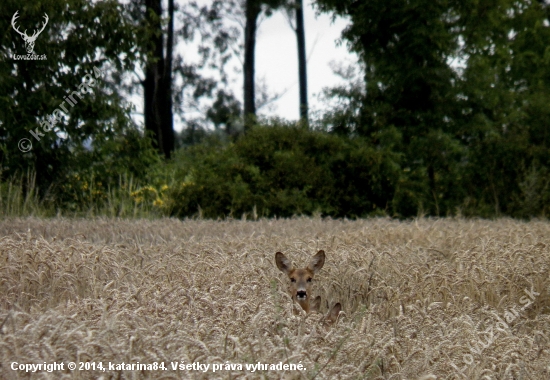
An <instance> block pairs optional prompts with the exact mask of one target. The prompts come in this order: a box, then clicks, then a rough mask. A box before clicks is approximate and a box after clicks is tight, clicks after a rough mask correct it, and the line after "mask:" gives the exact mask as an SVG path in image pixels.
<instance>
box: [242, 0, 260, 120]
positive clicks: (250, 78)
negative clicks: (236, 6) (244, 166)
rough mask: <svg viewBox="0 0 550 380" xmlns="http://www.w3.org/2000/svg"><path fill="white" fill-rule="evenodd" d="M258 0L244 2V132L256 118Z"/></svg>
mask: <svg viewBox="0 0 550 380" xmlns="http://www.w3.org/2000/svg"><path fill="white" fill-rule="evenodd" d="M261 9H262V8H261V3H260V1H259V0H246V3H245V27H244V64H243V72H244V118H245V130H246V129H248V128H249V127H250V125H251V124H253V123H254V119H255V117H256V93H255V65H256V62H255V54H256V29H257V26H258V25H257V24H258V16H259V15H260V12H261Z"/></svg>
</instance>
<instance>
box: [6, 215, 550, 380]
mask: <svg viewBox="0 0 550 380" xmlns="http://www.w3.org/2000/svg"><path fill="white" fill-rule="evenodd" d="M320 249H323V250H324V251H325V252H326V257H327V258H326V263H325V266H324V267H323V269H322V270H321V271H320V272H319V273H318V274H316V276H315V280H314V281H315V283H314V293H315V294H316V295H320V296H321V297H322V305H321V313H311V314H309V315H305V314H303V313H298V314H295V312H293V305H292V303H291V300H290V297H289V295H288V294H287V292H286V288H287V281H288V279H287V278H285V275H284V274H283V273H281V272H280V271H279V270H278V269H277V267H276V266H275V262H274V254H275V252H277V251H281V252H284V253H285V254H286V255H287V256H288V257H289V258H290V259H292V260H294V261H295V263H296V264H297V265H303V264H305V263H307V261H308V260H309V258H310V257H311V255H312V254H314V253H316V252H317V251H318V250H320ZM549 264H550V223H548V222H547V221H530V222H522V221H514V220H509V219H500V220H494V221H488V220H466V219H416V220H411V221H395V220H391V219H382V218H381V219H369V220H359V221H347V220H324V219H320V218H311V219H308V218H295V219H288V220H260V221H239V220H232V221H204V220H185V221H180V220H171V219H166V220H155V221H146V220H140V221H129V220H116V219H94V220H84V219H82V220H78V219H62V218H57V219H48V220H41V219H34V218H29V219H11V220H4V221H2V222H0V378H2V379H19V378H20V379H61V378H65V379H161V378H162V379H388V380H389V379H395V380H399V379H402V380H405V379H415V380H416V379H424V380H427V379H548V378H550V318H549V315H550V297H549V293H548V292H549V290H550V289H549V285H550V282H549V276H548V269H549ZM336 302H340V303H341V304H342V307H343V311H342V312H341V313H340V316H339V320H338V321H337V323H336V324H335V325H333V326H327V325H325V324H324V323H322V320H323V319H324V318H323V313H326V312H327V311H328V310H329V308H330V307H331V306H332V305H333V304H334V303H336ZM70 362H73V363H75V365H76V366H77V368H76V369H75V370H70V369H69V368H68V364H69V363H70ZM53 363H57V365H58V366H57V367H51V365H52V364H53ZM32 364H34V366H33V365H32ZM60 364H62V367H63V368H60V367H59V365H60ZM39 365H40V366H39ZM100 365H101V368H100V367H99V366H100ZM132 366H134V367H132ZM161 366H162V367H164V369H163V368H162V367H161ZM94 368H95V369H94ZM49 370H51V372H50V371H49Z"/></svg>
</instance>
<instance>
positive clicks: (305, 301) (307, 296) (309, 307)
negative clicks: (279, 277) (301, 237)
mask: <svg viewBox="0 0 550 380" xmlns="http://www.w3.org/2000/svg"><path fill="white" fill-rule="evenodd" d="M275 263H276V264H277V268H279V270H280V271H281V272H283V273H284V274H286V275H287V276H288V278H289V280H290V286H289V288H288V290H289V292H290V295H291V296H292V299H293V300H294V301H295V302H297V303H298V304H299V305H300V306H301V307H302V309H304V310H305V312H306V313H309V312H310V311H314V310H315V309H318V308H319V304H320V301H321V297H317V298H316V299H313V297H312V283H313V276H314V275H315V273H317V272H318V271H319V270H320V269H321V268H322V267H323V265H324V264H325V251H319V252H317V254H316V255H314V256H313V257H312V258H311V261H310V262H309V265H308V266H307V267H305V268H294V267H293V265H292V263H291V262H290V260H289V259H288V258H287V257H286V256H285V255H284V254H283V253H281V252H277V253H276V254H275Z"/></svg>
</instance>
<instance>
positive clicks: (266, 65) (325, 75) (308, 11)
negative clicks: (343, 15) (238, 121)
mask: <svg viewBox="0 0 550 380" xmlns="http://www.w3.org/2000/svg"><path fill="white" fill-rule="evenodd" d="M304 19H305V30H306V53H307V61H308V64H307V74H308V98H309V102H310V108H313V109H315V108H319V103H318V102H317V94H318V93H319V92H320V91H321V90H322V89H323V88H324V87H330V86H333V85H335V84H337V83H339V82H341V80H340V79H339V78H338V77H337V76H335V75H334V74H333V72H332V70H331V68H330V65H329V64H330V62H331V61H334V62H337V63H344V62H346V63H349V64H351V63H355V62H356V58H355V55H351V54H350V53H348V51H347V48H346V45H345V43H342V44H340V46H337V40H338V39H339V38H340V35H341V33H342V30H343V29H344V28H345V27H346V25H347V24H348V23H347V21H346V20H344V19H337V20H336V21H335V22H334V23H332V22H331V20H330V16H329V15H327V14H322V15H319V16H317V17H316V16H315V11H314V10H313V8H312V7H311V6H310V5H307V6H306V7H305V9H304ZM293 22H294V20H293ZM256 80H257V81H258V80H259V81H262V80H265V83H266V84H267V86H268V89H269V90H270V91H271V92H274V93H284V95H283V96H282V97H281V98H280V99H279V100H278V101H276V102H275V103H274V110H263V109H262V110H260V112H259V113H260V114H267V115H270V116H279V117H283V118H285V119H289V120H297V119H298V118H299V108H298V99H299V94H298V91H299V87H298V56H297V45H296V34H295V33H294V31H293V30H292V28H291V27H290V25H289V23H288V21H287V18H286V16H285V15H284V14H283V13H281V12H277V13H275V14H274V15H273V16H272V17H270V18H268V19H265V20H264V21H263V22H262V23H261V25H260V28H259V33H258V40H257V45H256ZM240 84H241V87H242V79H241V83H240ZM285 91H286V92H285ZM238 93H239V94H240V95H241V96H242V88H240V89H239V92H238Z"/></svg>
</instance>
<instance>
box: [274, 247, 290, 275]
mask: <svg viewBox="0 0 550 380" xmlns="http://www.w3.org/2000/svg"><path fill="white" fill-rule="evenodd" d="M275 264H277V268H279V270H280V271H281V272H283V273H286V274H288V272H290V270H291V268H292V263H291V262H290V260H289V259H287V257H286V256H285V255H284V254H283V253H282V252H277V253H276V254H275Z"/></svg>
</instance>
